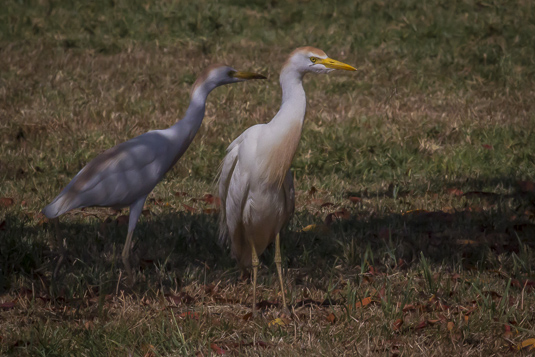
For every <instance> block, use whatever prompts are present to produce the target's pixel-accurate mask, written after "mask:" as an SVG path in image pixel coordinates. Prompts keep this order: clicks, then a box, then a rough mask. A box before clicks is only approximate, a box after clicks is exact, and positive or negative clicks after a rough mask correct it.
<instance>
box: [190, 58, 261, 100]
mask: <svg viewBox="0 0 535 357" xmlns="http://www.w3.org/2000/svg"><path fill="white" fill-rule="evenodd" d="M250 79H266V77H264V76H263V75H261V74H258V73H253V72H241V71H237V70H235V69H234V68H232V67H229V66H225V65H222V64H213V65H211V66H210V67H208V68H206V69H205V70H204V71H203V72H202V73H201V74H200V75H199V77H198V78H197V80H196V81H195V83H194V84H193V88H192V89H191V92H192V93H193V92H195V90H196V89H197V88H198V87H200V86H201V85H202V86H203V87H204V88H206V89H207V90H208V91H211V90H212V89H214V88H216V87H219V86H222V85H225V84H230V83H237V82H243V81H247V80H250Z"/></svg>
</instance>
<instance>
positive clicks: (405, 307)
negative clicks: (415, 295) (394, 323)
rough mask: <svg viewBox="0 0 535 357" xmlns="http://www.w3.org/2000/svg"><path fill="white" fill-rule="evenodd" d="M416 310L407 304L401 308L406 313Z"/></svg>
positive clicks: (413, 306)
mask: <svg viewBox="0 0 535 357" xmlns="http://www.w3.org/2000/svg"><path fill="white" fill-rule="evenodd" d="M416 309H417V307H416V306H415V305H413V304H407V305H405V306H403V312H407V311H415V310H416Z"/></svg>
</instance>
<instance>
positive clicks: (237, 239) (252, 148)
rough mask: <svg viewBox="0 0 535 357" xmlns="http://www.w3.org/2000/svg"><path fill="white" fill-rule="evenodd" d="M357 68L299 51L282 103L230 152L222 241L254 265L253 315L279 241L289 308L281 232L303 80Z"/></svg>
mask: <svg viewBox="0 0 535 357" xmlns="http://www.w3.org/2000/svg"><path fill="white" fill-rule="evenodd" d="M334 69H343V70H355V69H354V68H353V67H351V66H349V65H347V64H344V63H341V62H338V61H335V60H332V59H330V58H328V57H327V55H326V54H325V52H323V51H321V50H319V49H316V48H313V47H301V48H298V49H296V50H295V51H294V52H292V54H291V55H290V56H289V58H288V60H287V61H286V62H285V64H284V66H283V68H282V71H281V75H280V85H281V87H282V104H281V107H280V109H279V112H278V113H277V114H276V115H275V117H274V118H273V119H272V120H271V121H270V122H269V123H267V124H258V125H255V126H252V127H250V128H249V129H247V130H246V131H245V132H243V133H242V134H241V135H240V136H239V137H238V138H237V139H236V140H234V142H232V144H230V146H229V147H228V149H227V155H226V157H225V159H224V161H223V164H222V169H221V175H220V179H219V195H220V197H221V215H220V224H219V231H220V236H219V238H220V240H221V241H225V240H226V239H228V238H230V245H231V250H232V255H233V256H234V257H235V258H236V260H237V261H238V264H239V265H240V267H242V268H246V267H249V266H251V265H252V266H253V300H254V301H253V312H254V310H255V303H256V273H257V267H258V255H259V254H262V252H263V251H264V250H265V249H266V247H267V246H268V245H269V244H270V243H271V242H273V241H274V240H275V249H276V252H275V263H276V264H277V270H278V274H279V280H280V284H281V290H282V292H283V293H282V297H283V304H284V305H286V302H285V298H284V289H283V288H282V276H281V269H280V247H279V233H280V231H281V229H282V227H283V226H284V225H285V224H286V223H287V222H288V220H289V219H290V217H291V215H292V214H293V211H294V188H293V177H292V175H291V171H290V166H291V163H292V160H293V157H294V155H295V152H296V150H297V146H298V144H299V139H300V138H301V131H302V128H303V121H304V119H305V112H306V97H305V90H304V89H303V76H304V75H305V74H306V73H309V72H311V73H329V72H331V71H333V70H334Z"/></svg>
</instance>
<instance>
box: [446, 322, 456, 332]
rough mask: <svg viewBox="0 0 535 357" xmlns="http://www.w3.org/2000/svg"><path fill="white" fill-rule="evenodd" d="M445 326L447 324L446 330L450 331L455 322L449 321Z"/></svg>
mask: <svg viewBox="0 0 535 357" xmlns="http://www.w3.org/2000/svg"><path fill="white" fill-rule="evenodd" d="M447 326H448V331H451V330H453V328H454V327H455V324H454V323H453V321H449V322H448V325H447Z"/></svg>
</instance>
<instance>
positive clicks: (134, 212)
mask: <svg viewBox="0 0 535 357" xmlns="http://www.w3.org/2000/svg"><path fill="white" fill-rule="evenodd" d="M146 198H147V196H144V197H142V198H140V199H139V200H137V201H136V202H134V203H133V204H132V205H131V206H130V217H129V218H128V234H127V236H126V242H125V243H124V248H123V254H122V258H123V264H124V268H125V270H126V274H127V283H128V285H130V286H132V285H134V281H135V279H134V274H133V272H132V266H131V265H130V253H131V251H132V236H133V235H134V229H135V228H136V224H137V221H138V219H139V216H140V215H141V211H143V204H144V203H145V199H146Z"/></svg>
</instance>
